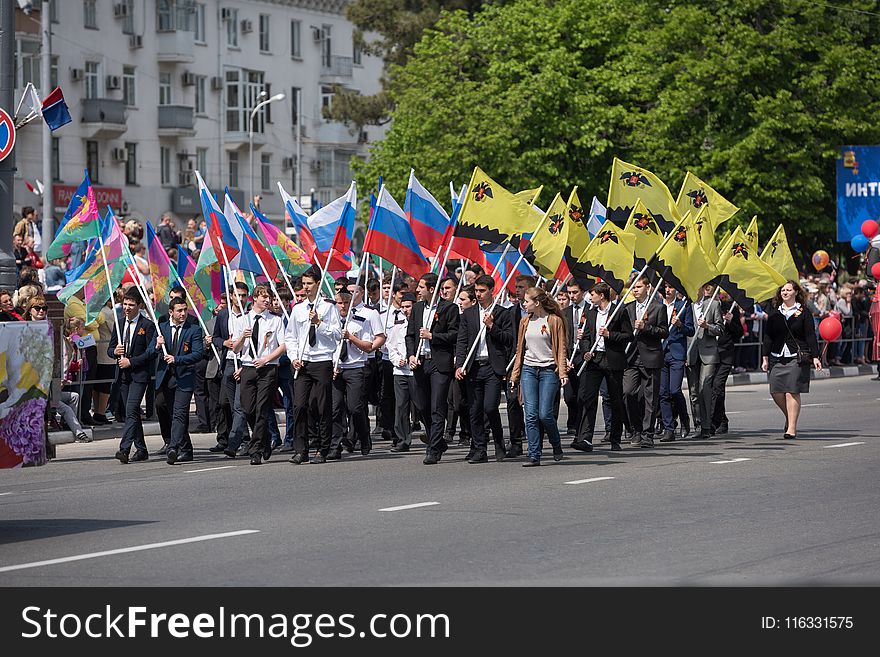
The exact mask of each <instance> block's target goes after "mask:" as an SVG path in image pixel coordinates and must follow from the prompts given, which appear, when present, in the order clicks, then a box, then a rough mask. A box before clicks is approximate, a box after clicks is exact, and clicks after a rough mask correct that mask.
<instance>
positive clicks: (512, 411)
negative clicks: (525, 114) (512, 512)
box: [475, 274, 538, 459]
mask: <svg viewBox="0 0 880 657" xmlns="http://www.w3.org/2000/svg"><path fill="white" fill-rule="evenodd" d="M475 280H476V279H475ZM537 284H538V283H537V281H536V280H535V278H534V277H533V276H529V275H528V274H520V275H519V276H517V277H516V298H515V299H513V305H512V306H510V308H508V309H507V313H508V315H509V316H510V325H511V326H512V327H513V344H511V346H510V352H509V353H508V355H507V362H508V364H509V367H508V370H507V375H508V376H509V375H510V370H511V369H512V368H513V355H514V350H515V348H516V338H517V331H518V330H519V323H520V321H521V320H522V318H523V314H524V311H523V307H522V303H523V299H524V298H525V295H526V290H528V289H529V288H532V287H535V285H537ZM504 396H505V397H506V398H507V427H508V432H509V433H510V436H509V438H510V447H508V448H507V458H509V459H513V458H516V457H517V456H522V453H523V436H525V434H526V421H525V417H524V416H523V407H522V404H521V403H520V401H519V394H518V387H517V391H514V390H511V388H510V386H504Z"/></svg>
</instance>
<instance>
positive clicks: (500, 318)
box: [455, 306, 514, 376]
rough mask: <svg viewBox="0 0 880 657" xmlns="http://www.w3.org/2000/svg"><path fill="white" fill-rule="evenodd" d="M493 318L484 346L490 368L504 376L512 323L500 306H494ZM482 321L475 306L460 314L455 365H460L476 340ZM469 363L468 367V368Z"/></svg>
mask: <svg viewBox="0 0 880 657" xmlns="http://www.w3.org/2000/svg"><path fill="white" fill-rule="evenodd" d="M492 317H493V318H494V320H493V323H492V328H491V329H487V331H486V347H487V348H488V350H489V363H490V364H491V365H492V370H493V371H494V372H495V374H497V375H498V376H504V375H505V374H506V373H507V362H508V360H509V357H508V354H510V350H511V348H512V347H513V339H514V338H513V324H511V323H510V317H511V315H510V313H509V312H507V310H506V309H505V308H502V307H501V306H495V308H494V309H493V310H492ZM482 325H483V323H482V322H481V321H480V309H479V308H478V307H477V306H472V307H471V308H468V309H467V310H465V311H464V312H463V313H462V314H461V319H460V323H459V326H458V340H457V342H456V346H455V366H456V367H461V366H462V364H464V359H465V358H466V357H467V355H468V352H469V351H470V350H471V347H472V346H473V344H474V342H476V340H477V335H478V334H479V331H480V327H481V326H482ZM476 358H477V354H476V352H474V355H473V357H472V358H471V361H470V363H471V365H473V363H474V360H476ZM471 365H469V366H468V367H469V368H470V367H471Z"/></svg>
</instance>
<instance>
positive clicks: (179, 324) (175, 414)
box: [155, 299, 205, 465]
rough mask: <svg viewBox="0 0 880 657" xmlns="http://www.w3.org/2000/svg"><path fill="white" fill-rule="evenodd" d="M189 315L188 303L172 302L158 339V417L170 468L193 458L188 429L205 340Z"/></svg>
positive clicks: (179, 300) (161, 325) (178, 300)
mask: <svg viewBox="0 0 880 657" xmlns="http://www.w3.org/2000/svg"><path fill="white" fill-rule="evenodd" d="M186 315H187V306H186V301H184V300H183V299H172V300H171V301H170V302H169V304H168V316H169V321H166V322H162V323H161V324H159V335H157V336H156V339H155V343H156V344H155V349H156V351H157V352H160V353H159V360H158V363H157V367H156V415H158V416H159V427H160V428H161V430H162V440H163V441H165V444H166V445H167V447H168V448H167V450H166V452H165V455H166V460H167V461H168V464H169V465H174V463H176V462H177V461H192V458H193V456H192V453H193V446H192V441H191V440H190V438H189V432H188V431H187V430H186V429H187V422H188V421H189V404H190V401H192V396H193V389H194V387H195V378H196V377H195V369H196V365H197V364H198V362H199V361H200V360H202V356H203V354H204V350H205V340H204V336H203V335H202V331H201V329H200V328H199V326H198V324H195V323H192V322H187V321H186ZM163 346H164V347H165V350H164V351H163V350H162V347H163ZM166 352H167V355H165V354H166Z"/></svg>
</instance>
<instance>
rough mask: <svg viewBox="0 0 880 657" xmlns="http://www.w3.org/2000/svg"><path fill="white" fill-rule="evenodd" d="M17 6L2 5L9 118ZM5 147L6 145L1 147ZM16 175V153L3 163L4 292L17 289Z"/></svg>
mask: <svg viewBox="0 0 880 657" xmlns="http://www.w3.org/2000/svg"><path fill="white" fill-rule="evenodd" d="M15 6H16V3H14V2H12V1H11V0H9V1H6V0H3V1H2V2H0V109H3V110H5V111H6V112H7V113H8V114H9V115H11V114H12V113H14V112H15V106H14V103H15V92H14V90H13V86H14V85H13V81H14V75H15V68H14V66H13V62H14V55H15ZM10 123H11V121H10ZM13 134H14V133H13ZM9 138H12V135H10V137H9ZM2 146H5V144H0V147H2ZM14 173H15V151H14V150H13V151H12V152H11V153H10V154H9V156H8V157H6V158H5V159H3V161H2V162H0V288H6V289H13V288H14V287H15V279H16V272H15V258H13V257H12V229H13V228H14V227H15V223H14V218H13V216H12V199H13V192H12V185H13V183H14V180H13V175H14Z"/></svg>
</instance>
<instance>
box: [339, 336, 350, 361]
mask: <svg viewBox="0 0 880 657" xmlns="http://www.w3.org/2000/svg"><path fill="white" fill-rule="evenodd" d="M339 360H340V361H342V362H343V363H344V362H345V361H347V360H348V340H343V341H342V348H341V349H340V350H339Z"/></svg>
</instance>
